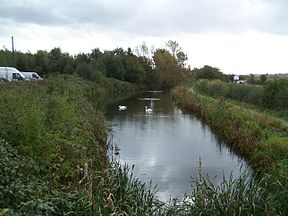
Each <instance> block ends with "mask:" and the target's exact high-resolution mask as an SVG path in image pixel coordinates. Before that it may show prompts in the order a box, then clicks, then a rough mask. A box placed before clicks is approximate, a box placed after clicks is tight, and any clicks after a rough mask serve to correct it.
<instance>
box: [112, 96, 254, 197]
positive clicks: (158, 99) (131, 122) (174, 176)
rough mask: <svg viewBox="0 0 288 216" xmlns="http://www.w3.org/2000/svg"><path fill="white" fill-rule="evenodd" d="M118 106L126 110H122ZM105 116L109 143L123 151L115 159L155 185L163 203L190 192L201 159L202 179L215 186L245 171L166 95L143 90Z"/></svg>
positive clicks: (241, 162) (205, 127)
mask: <svg viewBox="0 0 288 216" xmlns="http://www.w3.org/2000/svg"><path fill="white" fill-rule="evenodd" d="M119 105H125V106H127V109H126V110H121V111H120V110H119V108H118V106H119ZM145 106H147V107H148V108H150V109H152V112H146V111H145ZM106 117H107V119H108V122H109V124H110V126H111V128H112V134H111V137H113V142H114V143H117V145H119V147H120V149H121V150H120V154H119V155H113V160H119V161H120V162H121V163H126V164H128V165H129V166H132V165H135V168H134V171H133V173H134V175H135V177H137V178H139V179H141V180H142V181H144V182H147V183H149V181H150V180H152V183H153V185H155V184H157V189H158V192H157V194H156V195H157V197H158V198H159V199H160V200H162V201H165V202H167V201H168V200H169V199H170V198H176V197H178V198H180V199H181V196H183V195H184V193H189V190H191V177H193V176H194V177H195V176H197V174H198V172H199V161H201V172H202V175H208V176H209V177H210V178H211V180H212V181H213V183H215V184H217V183H219V182H220V181H221V180H222V179H223V175H225V176H226V177H228V176H230V174H231V172H233V177H234V178H237V177H239V175H240V173H241V172H243V171H246V170H247V169H249V168H248V166H247V164H246V163H245V161H244V160H243V159H241V158H240V157H238V156H237V155H236V154H235V153H233V152H232V151H231V150H230V149H229V147H228V146H227V145H226V144H225V142H223V140H221V139H220V138H219V137H218V136H217V135H216V134H214V133H213V131H212V130H211V128H210V127H209V126H208V125H206V124H205V123H204V122H202V121H201V120H200V119H198V118H197V117H196V116H194V115H191V114H188V113H185V112H184V111H183V110H181V109H180V108H178V107H177V106H175V105H174V104H173V102H172V101H171V98H170V96H169V93H168V92H146V93H144V94H141V95H138V96H134V97H131V98H129V99H126V100H122V101H120V102H118V103H116V104H109V105H108V107H107V113H106Z"/></svg>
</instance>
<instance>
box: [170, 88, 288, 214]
mask: <svg viewBox="0 0 288 216" xmlns="http://www.w3.org/2000/svg"><path fill="white" fill-rule="evenodd" d="M172 98H173V100H174V101H175V102H176V104H178V105H180V106H182V107H185V108H187V109H188V110H191V111H193V112H194V113H196V114H198V115H199V116H201V117H202V118H203V119H204V120H205V121H207V122H208V123H209V125H211V127H213V128H214V129H215V130H216V131H217V132H218V133H219V134H220V135H221V136H222V137H223V138H224V139H226V141H227V142H228V144H230V146H231V147H232V148H233V149H235V150H236V151H238V152H239V153H240V154H242V155H244V156H245V158H246V159H247V160H248V162H249V163H250V164H251V165H252V167H254V170H255V171H256V172H261V173H262V175H263V172H269V173H270V175H271V176H272V177H271V179H273V180H271V181H267V180H263V182H264V183H265V182H266V185H265V186H263V187H264V190H267V191H269V193H271V194H272V195H273V196H274V197H276V198H275V200H276V201H275V202H276V203H277V205H278V206H280V207H278V206H276V204H275V205H274V204H273V205H274V207H273V208H275V209H278V210H279V209H280V210H279V211H280V212H286V213H287V207H286V204H285V203H287V201H288V193H287V188H286V187H287V183H288V163H287V162H288V160H287V144H288V138H287V137H288V136H287V132H285V131H284V132H283V131H280V132H278V131H275V130H274V129H273V128H272V129H271V128H270V127H266V125H265V124H259V123H258V121H257V117H255V115H250V113H247V111H246V110H241V109H235V108H234V106H233V105H231V104H229V103H227V102H226V101H225V100H223V99H220V100H216V99H213V98H210V97H207V96H200V95H198V94H197V93H195V92H193V91H189V90H187V89H184V88H176V89H174V90H173V91H172ZM262 177H263V176H262ZM262 177H261V175H260V177H258V178H260V179H261V178H262ZM273 181H275V182H277V185H275V184H274V182H273ZM226 182H227V181H226ZM228 182H229V181H228ZM267 182H269V183H267ZM233 184H234V183H233ZM233 184H232V185H233ZM237 184H238V183H237ZM205 185H207V184H205ZM262 185H263V184H261V186H262ZM272 185H273V186H272ZM283 185H284V186H283ZM211 187H212V186H211ZM272 188H273V189H272ZM206 189H207V188H206ZM206 189H205V190H206ZM220 189H221V188H220ZM220 189H217V190H220ZM207 190H210V189H209V188H208V189H207ZM283 190H284V191H285V193H286V194H283V193H282V191H283ZM220 191H221V190H220ZM256 192H257V191H256ZM215 198H217V196H216V197H215ZM279 203H280V204H279ZM265 208H266V207H265ZM247 214H248V213H247ZM265 214H266V213H265ZM207 215H208V214H207ZM244 215H245V214H244ZM248 215H249V214H248ZM267 215H269V211H267ZM283 215H285V214H283Z"/></svg>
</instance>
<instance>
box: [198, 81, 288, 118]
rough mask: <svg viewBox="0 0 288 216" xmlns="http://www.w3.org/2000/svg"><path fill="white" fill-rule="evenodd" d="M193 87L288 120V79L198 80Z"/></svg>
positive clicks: (209, 94)
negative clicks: (254, 81)
mask: <svg viewBox="0 0 288 216" xmlns="http://www.w3.org/2000/svg"><path fill="white" fill-rule="evenodd" d="M193 88H194V89H195V90H196V91H198V92H200V93H201V94H205V95H208V96H212V97H217V98H225V99H230V100H231V101H234V103H237V102H238V104H241V106H245V107H248V108H249V109H253V110H256V111H260V112H264V113H266V114H269V115H273V116H275V117H277V118H282V119H283V120H286V121H287V120H288V115H287V114H288V102H287V101H288V80H287V79H278V80H277V79H276V80H271V81H269V82H267V83H266V84H265V85H264V86H262V85H247V84H245V85H241V84H235V83H224V82H222V81H220V80H210V81H209V80H198V81H197V82H195V83H194V84H193Z"/></svg>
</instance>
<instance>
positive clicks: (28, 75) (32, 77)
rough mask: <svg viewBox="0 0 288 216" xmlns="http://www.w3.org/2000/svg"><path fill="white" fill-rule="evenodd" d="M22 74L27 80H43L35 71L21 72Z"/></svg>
mask: <svg viewBox="0 0 288 216" xmlns="http://www.w3.org/2000/svg"><path fill="white" fill-rule="evenodd" d="M21 73H22V74H23V75H24V76H25V79H26V80H43V78H42V77H40V76H39V75H38V74H37V73H36V72H33V71H29V72H25V71H21Z"/></svg>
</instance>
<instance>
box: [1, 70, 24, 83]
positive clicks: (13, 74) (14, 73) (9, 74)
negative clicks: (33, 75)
mask: <svg viewBox="0 0 288 216" xmlns="http://www.w3.org/2000/svg"><path fill="white" fill-rule="evenodd" d="M24 79H25V76H24V75H23V74H22V73H21V72H20V71H18V70H17V69H16V68H13V67H0V81H18V80H24Z"/></svg>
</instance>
